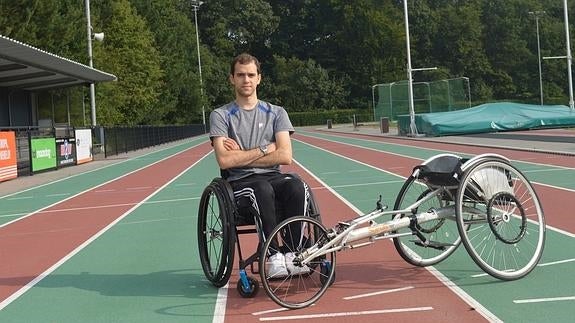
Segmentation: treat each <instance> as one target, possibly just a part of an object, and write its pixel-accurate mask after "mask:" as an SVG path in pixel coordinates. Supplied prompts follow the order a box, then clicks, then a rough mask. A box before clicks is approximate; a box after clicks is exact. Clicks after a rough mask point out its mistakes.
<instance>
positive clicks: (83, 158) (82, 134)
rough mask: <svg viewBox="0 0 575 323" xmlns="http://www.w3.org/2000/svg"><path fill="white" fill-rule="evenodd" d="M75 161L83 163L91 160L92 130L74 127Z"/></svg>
mask: <svg viewBox="0 0 575 323" xmlns="http://www.w3.org/2000/svg"><path fill="white" fill-rule="evenodd" d="M74 136H75V137H76V160H77V161H76V162H77V163H78V165H79V164H83V163H86V162H89V161H92V159H93V157H92V130H91V129H76V131H75V134H74Z"/></svg>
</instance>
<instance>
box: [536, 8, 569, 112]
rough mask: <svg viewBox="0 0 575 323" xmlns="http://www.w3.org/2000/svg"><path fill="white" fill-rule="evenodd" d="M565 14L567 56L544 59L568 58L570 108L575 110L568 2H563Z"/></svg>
mask: <svg viewBox="0 0 575 323" xmlns="http://www.w3.org/2000/svg"><path fill="white" fill-rule="evenodd" d="M563 14H564V16H565V39H566V46H567V55H566V56H550V57H543V59H556V58H567V77H568V79H569V108H571V110H574V109H575V108H574V104H573V78H572V76H571V61H572V57H571V42H570V40H569V15H568V14H567V0H564V1H563Z"/></svg>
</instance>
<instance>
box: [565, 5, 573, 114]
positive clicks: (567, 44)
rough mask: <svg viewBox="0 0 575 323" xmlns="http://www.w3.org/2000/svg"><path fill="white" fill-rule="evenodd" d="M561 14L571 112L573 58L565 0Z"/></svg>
mask: <svg viewBox="0 0 575 323" xmlns="http://www.w3.org/2000/svg"><path fill="white" fill-rule="evenodd" d="M563 13H564V15H565V39H566V46H567V75H568V78H569V107H570V108H571V110H573V109H574V104H573V78H572V76H571V63H572V60H573V57H571V42H570V40H569V14H568V13H567V0H563Z"/></svg>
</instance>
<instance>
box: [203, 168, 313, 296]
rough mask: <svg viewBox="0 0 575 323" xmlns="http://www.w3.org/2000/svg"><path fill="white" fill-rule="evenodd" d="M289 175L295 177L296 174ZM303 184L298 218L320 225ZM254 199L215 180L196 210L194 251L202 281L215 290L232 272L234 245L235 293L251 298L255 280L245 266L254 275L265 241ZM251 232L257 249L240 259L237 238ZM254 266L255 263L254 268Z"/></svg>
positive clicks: (310, 197)
mask: <svg viewBox="0 0 575 323" xmlns="http://www.w3.org/2000/svg"><path fill="white" fill-rule="evenodd" d="M289 175H291V176H296V177H298V178H299V176H297V175H296V174H291V173H290V174H289ZM302 182H303V181H302ZM303 183H304V185H305V188H306V189H305V194H306V196H305V201H306V214H303V215H302V216H304V217H309V218H310V219H313V220H314V221H318V223H321V217H320V214H319V208H318V205H317V203H316V201H315V199H314V197H313V193H312V191H311V189H310V188H309V186H308V185H307V184H306V183H305V182H303ZM254 200H255V196H254V195H253V193H248V194H246V193H245V192H243V193H241V192H236V194H234V191H233V190H232V187H231V186H230V184H229V183H228V182H227V181H226V180H225V179H223V178H221V177H217V178H215V179H213V180H212V182H211V183H210V184H209V185H208V186H207V187H206V188H205V189H204V191H203V193H202V196H201V198H200V204H199V209H198V227H197V230H198V249H199V254H200V262H201V264H202V269H203V271H204V274H205V276H206V278H207V279H208V280H209V281H210V282H211V283H212V284H213V285H214V286H216V287H222V286H224V285H226V284H227V283H228V281H229V279H230V276H231V273H232V270H233V262H234V256H235V250H234V247H235V245H236V243H237V251H238V256H239V258H240V259H239V277H240V279H239V280H238V283H237V290H238V292H239V294H240V295H241V296H242V297H246V298H251V297H255V295H256V294H257V293H258V291H259V284H258V281H257V280H256V279H254V278H253V277H251V276H248V273H247V271H246V268H247V267H248V266H249V267H250V271H251V273H252V274H258V273H259V271H260V269H259V268H261V267H260V266H261V265H262V264H263V263H264V262H263V261H260V258H261V256H260V254H261V250H262V247H263V244H264V242H265V241H264V240H265V239H264V237H263V234H262V223H261V220H260V217H259V213H258V210H256V209H255V208H254V207H253V202H254ZM304 229H305V228H304ZM254 233H257V234H258V241H259V243H258V247H257V249H256V250H255V252H254V253H253V254H251V255H249V256H248V257H247V258H244V257H243V254H242V248H241V246H240V239H239V237H240V235H243V234H254ZM308 243H311V241H310V242H308ZM254 263H257V264H258V267H257V268H256V266H255V265H254Z"/></svg>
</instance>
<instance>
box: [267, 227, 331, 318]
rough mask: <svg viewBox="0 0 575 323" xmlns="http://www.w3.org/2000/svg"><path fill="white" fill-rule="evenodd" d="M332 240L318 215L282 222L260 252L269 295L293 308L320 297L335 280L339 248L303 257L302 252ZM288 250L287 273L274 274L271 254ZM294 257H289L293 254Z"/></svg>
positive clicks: (284, 305)
mask: <svg viewBox="0 0 575 323" xmlns="http://www.w3.org/2000/svg"><path fill="white" fill-rule="evenodd" d="M326 241H328V238H327V230H326V229H325V227H324V226H323V225H322V224H321V223H320V222H319V221H318V220H316V219H314V218H313V217H309V216H297V217H292V218H289V219H286V220H285V221H283V222H282V223H280V224H279V225H278V226H277V227H276V228H275V229H274V231H273V232H272V234H271V235H270V237H269V239H267V240H266V243H265V244H264V247H263V249H262V251H261V255H260V263H259V268H260V276H261V280H262V285H263V287H264V289H265V291H266V293H267V294H268V296H269V297H270V298H271V299H272V300H273V301H274V302H276V303H277V304H279V305H281V306H283V307H286V308H291V309H297V308H303V307H306V306H309V305H311V304H312V303H314V302H315V301H317V300H318V299H319V298H320V297H321V296H322V295H323V294H324V293H325V291H326V290H327V288H328V287H329V286H330V284H331V283H332V282H333V277H334V273H335V251H332V252H330V253H328V254H326V255H324V256H321V257H318V258H316V259H313V260H312V261H311V262H309V263H308V264H305V265H304V264H301V263H300V262H299V261H301V260H303V259H300V257H299V256H300V255H301V253H302V252H305V250H307V248H310V247H312V246H321V245H322V243H324V242H326ZM280 250H281V251H282V252H286V251H287V252H286V253H284V255H285V258H286V267H287V271H286V273H287V275H285V274H284V275H281V276H275V277H272V276H271V275H272V274H273V273H270V267H269V265H270V263H269V260H268V256H270V255H274V254H276V253H277V252H280ZM290 253H291V254H292V255H293V258H291V257H289V256H288V255H289V254H290Z"/></svg>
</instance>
